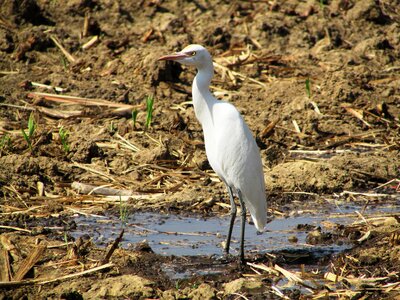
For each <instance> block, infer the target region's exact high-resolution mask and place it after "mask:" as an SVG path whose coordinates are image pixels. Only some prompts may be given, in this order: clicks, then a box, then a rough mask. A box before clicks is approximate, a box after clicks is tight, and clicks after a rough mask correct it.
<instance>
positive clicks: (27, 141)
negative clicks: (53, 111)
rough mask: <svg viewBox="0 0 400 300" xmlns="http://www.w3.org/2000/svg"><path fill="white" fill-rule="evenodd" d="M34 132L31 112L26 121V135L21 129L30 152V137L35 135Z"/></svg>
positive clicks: (34, 124)
mask: <svg viewBox="0 0 400 300" xmlns="http://www.w3.org/2000/svg"><path fill="white" fill-rule="evenodd" d="M35 130H36V123H35V118H34V117H33V112H31V114H30V115H29V120H28V133H26V132H25V130H24V129H21V131H22V135H23V137H24V139H25V141H26V143H27V144H28V147H29V149H30V150H31V151H32V137H33V134H34V133H35Z"/></svg>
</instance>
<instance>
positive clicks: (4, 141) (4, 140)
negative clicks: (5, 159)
mask: <svg viewBox="0 0 400 300" xmlns="http://www.w3.org/2000/svg"><path fill="white" fill-rule="evenodd" d="M10 144H11V138H10V136H9V135H8V134H5V135H3V136H2V137H1V139H0V154H1V152H2V151H3V150H5V149H6V147H8V146H10Z"/></svg>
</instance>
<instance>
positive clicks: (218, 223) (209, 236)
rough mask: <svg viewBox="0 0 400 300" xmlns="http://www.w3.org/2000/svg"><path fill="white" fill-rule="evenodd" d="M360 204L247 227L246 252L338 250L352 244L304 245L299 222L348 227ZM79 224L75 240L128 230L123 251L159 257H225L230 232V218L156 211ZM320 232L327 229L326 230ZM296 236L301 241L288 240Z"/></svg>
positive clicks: (370, 211) (376, 209)
mask: <svg viewBox="0 0 400 300" xmlns="http://www.w3.org/2000/svg"><path fill="white" fill-rule="evenodd" d="M362 209H363V208H362V207H361V206H348V205H343V206H342V207H340V206H335V207H333V208H330V209H324V210H316V211H315V212H313V213H302V212H301V211H298V212H297V213H295V214H294V215H295V216H293V217H289V218H275V219H274V220H272V221H271V222H270V223H268V224H267V227H266V228H267V230H266V232H264V233H263V234H261V235H259V234H257V231H256V229H255V227H254V226H252V225H249V224H247V225H246V240H245V250H246V253H265V252H271V251H281V250H288V251H291V250H296V251H302V250H308V251H309V252H313V253H315V254H316V255H317V256H318V253H319V254H320V255H323V254H327V253H332V252H339V251H342V250H344V249H345V248H348V247H349V245H346V244H342V245H336V244H330V245H318V246H313V245H309V244H307V243H306V236H307V232H305V231H299V230H297V226H298V225H299V224H307V225H315V226H321V222H322V221H330V222H333V223H337V224H348V223H351V222H354V221H356V220H359V217H358V216H357V214H356V213H355V212H356V211H362ZM398 211H399V207H398V206H397V205H395V206H393V205H390V206H388V205H386V206H383V205H379V206H370V207H368V208H367V209H366V210H365V211H364V212H363V215H364V216H367V215H376V214H380V213H390V212H398ZM75 221H76V223H77V224H78V228H77V230H76V231H74V232H73V233H72V235H73V236H74V237H75V238H77V237H79V236H82V235H83V234H89V236H90V237H91V238H92V239H93V241H94V243H96V244H97V245H107V244H109V243H111V242H113V241H114V240H115V238H116V237H117V236H118V234H119V233H120V230H121V229H122V228H125V234H124V239H123V242H122V247H124V248H131V247H134V246H135V245H136V243H139V242H142V241H147V242H148V244H149V246H150V247H151V248H152V250H153V251H154V252H155V253H157V254H161V255H176V256H197V255H206V256H211V255H216V256H220V255H222V254H223V246H222V243H223V242H224V241H225V239H226V234H227V232H228V224H229V215H226V216H222V217H210V218H202V217H198V216H191V217H186V216H179V215H171V214H169V215H166V214H157V213H135V214H134V215H130V216H128V218H127V221H126V224H123V223H122V222H121V220H120V219H119V218H118V216H113V215H109V216H106V217H95V216H92V217H87V216H77V217H76V219H75ZM322 229H324V228H323V227H322ZM239 236H240V218H239V217H237V219H236V222H235V226H234V231H233V235H232V243H231V253H232V254H237V252H238V249H239ZM291 236H295V237H296V238H297V239H298V241H297V243H291V242H289V241H288V240H289V237H291Z"/></svg>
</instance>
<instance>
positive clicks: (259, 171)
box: [158, 44, 267, 265]
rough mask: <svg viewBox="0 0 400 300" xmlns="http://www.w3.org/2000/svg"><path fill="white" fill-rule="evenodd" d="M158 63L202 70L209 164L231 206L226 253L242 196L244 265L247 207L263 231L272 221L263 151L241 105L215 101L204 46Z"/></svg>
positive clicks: (198, 82) (195, 92)
mask: <svg viewBox="0 0 400 300" xmlns="http://www.w3.org/2000/svg"><path fill="white" fill-rule="evenodd" d="M158 60H159V61H165V60H168V61H176V62H178V63H181V64H183V65H187V66H194V67H196V69H197V74H196V76H195V77H194V79H193V84H192V99H193V107H194V112H195V115H196V118H197V120H198V121H199V122H200V124H201V127H202V130H203V135H204V144H205V150H206V155H207V159H208V161H209V164H210V166H211V167H212V169H213V170H214V172H215V173H216V174H217V175H218V177H219V178H220V179H221V181H222V182H223V183H224V184H225V186H226V189H227V191H228V194H229V199H230V204H231V210H230V216H231V218H230V223H229V231H228V236H227V240H226V243H225V249H224V250H225V253H226V254H229V250H230V243H231V237H232V230H233V225H234V222H235V218H236V213H237V207H236V204H235V201H234V196H237V198H238V200H239V204H240V206H241V232H240V249H239V263H240V265H243V264H244V263H245V256H244V237H245V224H246V207H247V208H248V210H249V212H250V215H251V217H252V220H253V222H254V225H255V227H256V229H257V232H258V233H261V232H263V231H264V227H265V225H266V223H267V199H266V194H265V181H264V173H263V166H262V160H261V155H260V149H259V148H258V146H257V143H256V141H255V139H254V137H253V135H252V133H251V131H250V129H249V127H248V125H247V124H246V122H245V121H244V119H243V117H242V115H241V114H240V113H239V111H238V110H237V109H236V107H235V106H234V105H233V104H231V103H229V102H226V101H223V100H218V99H216V98H215V97H214V96H213V94H212V93H211V91H210V83H211V79H212V77H213V76H214V65H213V60H212V57H211V55H210V53H209V52H208V50H207V49H206V48H205V47H203V46H201V45H198V44H192V45H189V46H187V47H185V48H184V49H183V50H181V51H179V52H176V53H173V54H169V55H165V56H161V57H160V58H158Z"/></svg>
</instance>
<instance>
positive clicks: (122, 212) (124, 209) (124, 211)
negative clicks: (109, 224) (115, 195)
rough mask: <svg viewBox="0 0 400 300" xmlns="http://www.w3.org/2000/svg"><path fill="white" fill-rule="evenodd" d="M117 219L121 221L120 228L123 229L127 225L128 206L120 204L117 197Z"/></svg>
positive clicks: (120, 200)
mask: <svg viewBox="0 0 400 300" xmlns="http://www.w3.org/2000/svg"><path fill="white" fill-rule="evenodd" d="M119 219H120V220H121V223H122V226H123V227H125V226H126V224H127V223H128V206H127V205H126V203H123V202H122V198H121V196H119Z"/></svg>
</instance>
